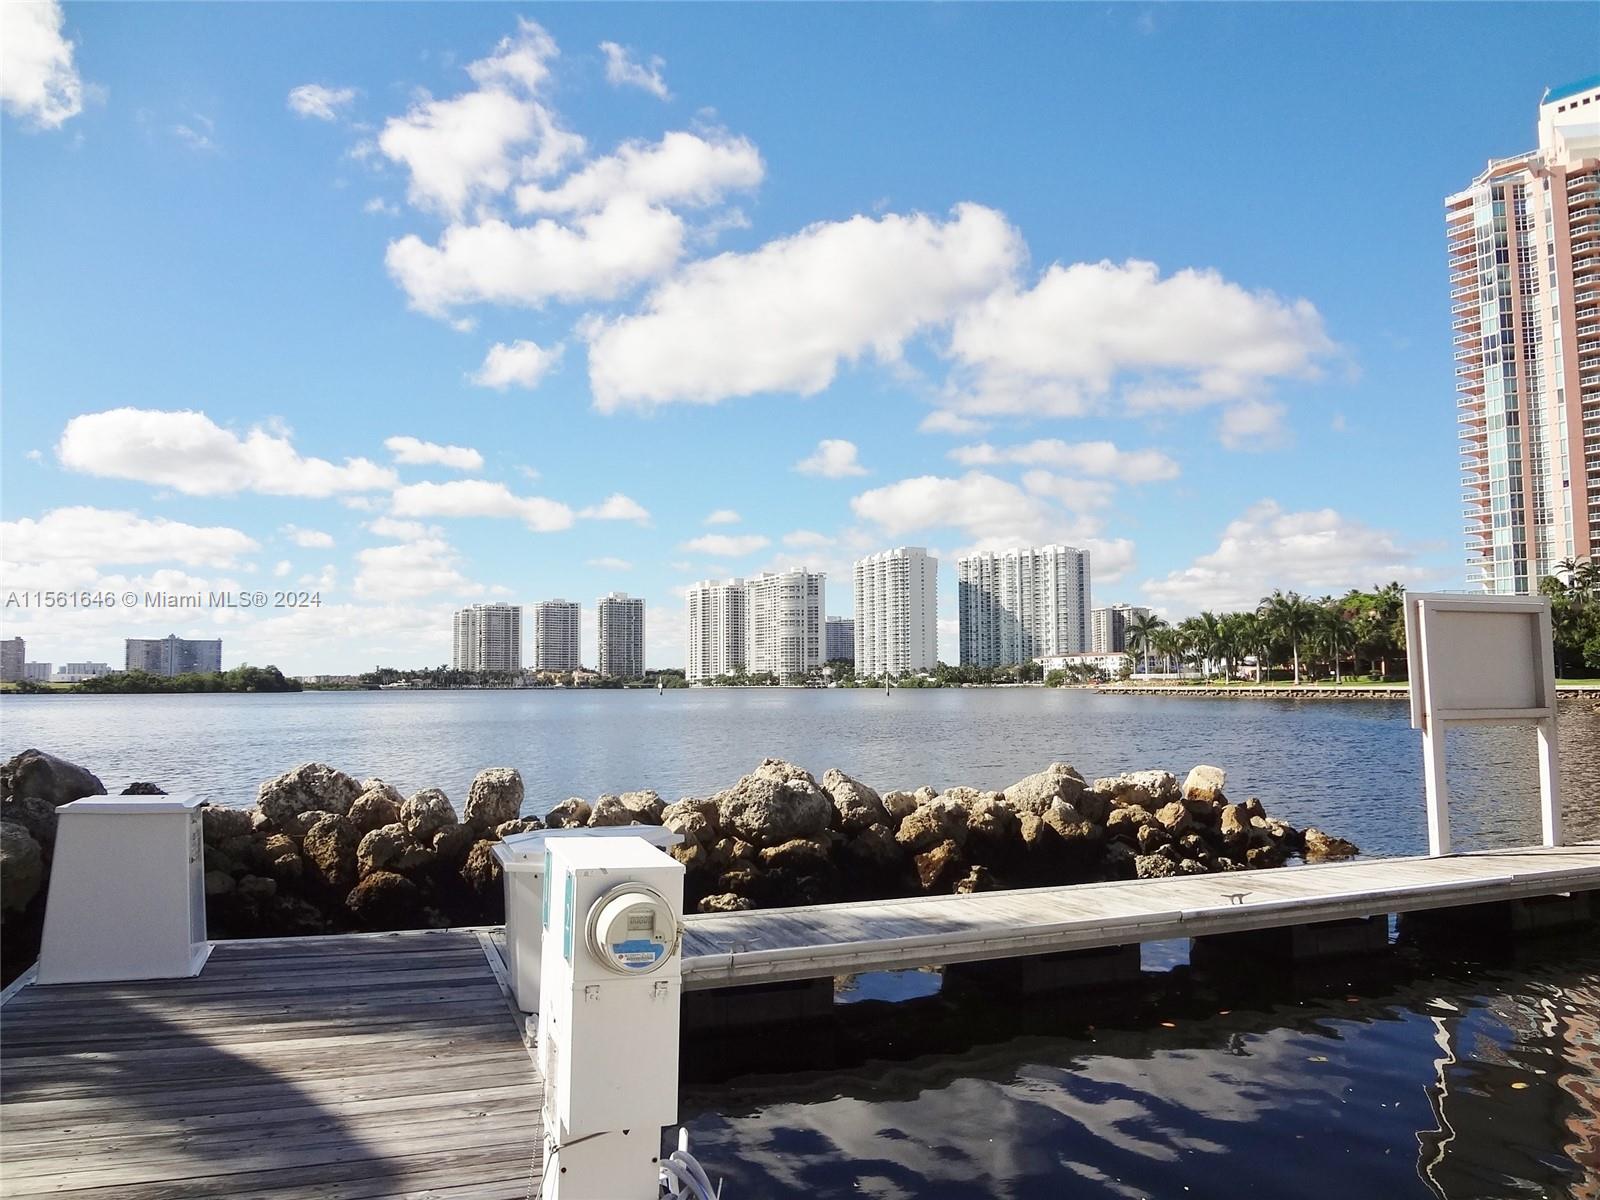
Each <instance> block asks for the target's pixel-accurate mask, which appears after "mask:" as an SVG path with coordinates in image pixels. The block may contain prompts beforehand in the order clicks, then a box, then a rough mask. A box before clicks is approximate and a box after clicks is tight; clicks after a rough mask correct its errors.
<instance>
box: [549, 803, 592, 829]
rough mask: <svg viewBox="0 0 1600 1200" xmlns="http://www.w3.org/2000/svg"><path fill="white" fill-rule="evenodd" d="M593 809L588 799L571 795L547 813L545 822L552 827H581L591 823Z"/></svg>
mask: <svg viewBox="0 0 1600 1200" xmlns="http://www.w3.org/2000/svg"><path fill="white" fill-rule="evenodd" d="M591 811H592V810H591V809H590V807H589V802H588V801H587V800H580V799H579V798H578V797H577V796H571V797H568V798H567V799H565V800H563V801H562V802H561V803H560V804H557V805H556V806H555V807H553V808H552V809H551V810H550V811H549V812H547V813H545V815H544V823H545V825H546V826H547V827H548V828H550V829H577V828H581V827H582V826H584V825H587V824H588V823H589V816H590V813H591Z"/></svg>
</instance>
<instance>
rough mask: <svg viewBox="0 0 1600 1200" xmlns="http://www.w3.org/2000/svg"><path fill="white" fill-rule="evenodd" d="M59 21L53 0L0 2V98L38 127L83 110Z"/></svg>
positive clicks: (50, 126) (69, 47)
mask: <svg viewBox="0 0 1600 1200" xmlns="http://www.w3.org/2000/svg"><path fill="white" fill-rule="evenodd" d="M64 22H65V17H64V16H63V14H62V11H61V5H60V4H59V3H57V2H56V0H46V2H39V0H28V2H26V3H19V2H16V0H11V2H8V3H5V4H0V103H3V104H4V106H5V108H6V109H7V111H9V112H10V113H12V114H13V115H14V116H17V117H20V118H22V119H23V120H24V121H25V122H27V123H28V124H29V125H32V126H33V127H35V128H38V129H60V128H61V126H62V125H63V124H64V123H66V122H67V121H68V120H69V119H71V118H72V117H75V116H77V115H78V114H79V113H80V112H82V111H83V80H82V79H80V78H79V77H78V69H77V67H76V66H75V65H74V64H73V61H72V50H73V45H72V43H71V42H69V41H67V39H66V38H65V37H63V36H62V32H61V27H62V25H63V24H64Z"/></svg>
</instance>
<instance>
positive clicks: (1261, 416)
mask: <svg viewBox="0 0 1600 1200" xmlns="http://www.w3.org/2000/svg"><path fill="white" fill-rule="evenodd" d="M1284 413H1285V409H1284V406H1283V405H1281V404H1278V403H1276V402H1274V401H1270V400H1241V401H1240V402H1239V403H1237V404H1230V405H1229V406H1228V407H1227V408H1225V409H1223V410H1222V420H1221V421H1220V422H1219V424H1218V436H1219V437H1220V438H1221V439H1222V444H1223V445H1224V446H1227V447H1228V448H1229V449H1230V450H1267V449H1270V448H1271V447H1273V446H1276V445H1280V444H1281V443H1282V442H1283V439H1284V437H1285V436H1286V433H1287V430H1286V429H1285V428H1284V422H1283V419H1284Z"/></svg>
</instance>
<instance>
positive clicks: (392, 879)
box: [0, 750, 1357, 978]
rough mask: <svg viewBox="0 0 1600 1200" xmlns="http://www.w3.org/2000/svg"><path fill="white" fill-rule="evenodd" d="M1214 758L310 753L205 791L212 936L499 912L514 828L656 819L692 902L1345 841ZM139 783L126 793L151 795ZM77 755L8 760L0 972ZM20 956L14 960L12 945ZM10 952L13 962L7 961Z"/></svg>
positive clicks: (36, 917) (78, 770)
mask: <svg viewBox="0 0 1600 1200" xmlns="http://www.w3.org/2000/svg"><path fill="white" fill-rule="evenodd" d="M1226 782H1227V780H1226V775H1225V773H1224V772H1223V771H1222V769H1221V768H1219V767H1214V766H1205V765H1202V766H1197V767H1195V768H1194V769H1193V770H1191V771H1190V772H1189V773H1188V776H1187V777H1186V778H1185V779H1184V780H1183V781H1181V782H1180V781H1179V779H1178V777H1177V776H1176V775H1173V774H1171V773H1170V772H1167V771H1162V770H1150V771H1134V772H1130V773H1127V774H1123V775H1116V776H1109V777H1105V778H1101V779H1095V780H1087V779H1085V778H1084V777H1083V776H1082V775H1080V774H1079V773H1078V772H1077V771H1076V770H1074V769H1073V768H1072V767H1070V766H1068V765H1067V764H1065V763H1052V764H1051V765H1050V766H1049V767H1047V768H1046V769H1045V770H1043V771H1040V772H1039V773H1037V774H1035V775H1030V776H1028V777H1027V778H1025V779H1021V780H1018V781H1017V782H1016V783H1014V784H1012V785H1011V786H1010V787H1008V788H1006V789H1004V790H1003V791H980V790H978V789H976V788H967V787H953V788H949V789H947V790H946V791H944V792H942V793H940V792H936V791H934V789H933V788H931V787H922V788H918V789H916V790H915V791H888V792H883V793H881V794H880V793H879V792H877V791H875V790H874V789H873V788H871V787H869V786H868V785H867V784H865V783H862V782H861V781H859V780H856V779H852V778H851V777H850V776H848V775H846V774H844V773H843V772H842V771H838V770H829V771H827V772H826V773H825V774H823V775H822V777H821V778H820V779H818V778H817V777H815V776H813V775H812V774H810V773H809V772H807V771H805V770H804V769H802V768H801V767H798V766H795V765H794V764H792V763H787V762H783V761H781V760H778V759H768V760H766V761H765V762H763V763H762V764H761V765H760V766H759V767H757V768H756V769H755V770H754V771H752V772H750V773H749V774H748V775H746V776H744V777H743V778H742V779H740V780H739V781H738V782H737V783H735V784H734V785H733V786H731V787H729V788H726V789H724V790H723V791H720V792H717V793H715V794H714V795H711V796H707V797H704V798H697V797H686V798H684V799H682V800H679V801H677V802H676V803H673V804H667V803H665V802H663V800H662V798H661V797H660V796H658V795H657V794H656V793H655V792H653V791H634V792H623V793H620V794H616V795H603V796H600V797H599V798H598V799H596V800H595V801H594V802H593V803H592V804H591V803H590V802H588V801H586V800H583V799H579V798H576V797H574V798H571V799H568V800H563V801H562V802H561V803H559V804H556V805H555V806H554V807H552V808H551V809H550V810H549V812H548V813H546V814H545V816H544V817H543V818H540V817H534V816H528V817H525V816H521V815H520V813H521V809H522V806H523V801H524V798H525V792H524V787H523V781H522V777H521V775H520V774H519V773H518V772H517V771H515V770H513V769H511V768H507V767H493V768H490V769H488V770H485V771H481V772H479V773H478V775H477V777H476V778H474V779H473V781H472V785H471V787H470V789H469V790H468V793H467V797H466V801H465V804H464V805H463V807H462V808H461V809H460V810H459V812H458V810H457V809H456V807H455V805H454V804H453V803H452V802H451V800H450V798H449V797H448V796H446V795H445V794H444V792H442V791H440V790H439V789H438V788H424V789H423V790H421V791H419V792H417V793H415V794H414V795H412V796H410V797H403V796H401V794H400V793H399V792H398V791H397V790H396V789H395V788H393V787H391V786H390V785H389V784H387V783H385V782H383V780H381V779H367V780H357V779H356V778H354V777H353V776H351V775H347V774H345V773H344V772H343V771H339V770H337V769H335V768H333V767H330V766H327V765H326V764H323V763H306V764H304V765H302V766H299V767H296V768H295V769H294V770H292V771H289V772H287V773H286V774H283V775H280V776H278V777H277V778H275V779H270V780H267V781H266V782H265V783H263V784H262V785H261V787H260V790H259V794H258V796H257V800H256V804H255V807H254V808H252V809H234V808H222V807H216V806H208V807H206V808H204V809H203V810H202V822H203V826H204V840H205V885H206V912H207V919H208V922H209V924H210V930H211V933H212V935H213V936H214V937H223V938H227V937H282V936H294V935H304V934H321V933H337V932H346V931H352V930H385V929H407V928H442V927H447V926H452V925H476V924H495V923H498V922H500V921H502V920H503V919H504V915H505V914H504V897H503V894H502V887H501V882H500V866H499V862H498V860H497V859H496V858H495V856H494V853H493V847H494V844H495V842H496V841H498V840H499V839H500V838H503V837H507V836H509V835H511V834H514V833H521V832H524V831H527V830H534V829H540V828H544V827H546V826H548V827H550V828H572V827H577V826H591V827H593V826H615V825H629V824H636V823H637V824H644V825H663V826H666V827H668V828H670V829H673V830H675V831H677V832H678V833H679V834H681V835H682V836H683V844H682V845H680V846H676V847H674V848H673V849H672V851H671V853H672V854H673V856H674V857H675V858H677V859H678V860H679V861H680V862H682V863H683V864H684V867H685V869H686V882H685V889H686V894H685V904H686V906H687V908H688V909H689V910H690V911H699V912H730V911H737V910H741V909H753V908H770V907H782V906H790V905H803V904H824V903H829V902H834V901H841V900H866V899H890V898H895V897H901V896H911V895H926V894H931V893H951V892H977V891H989V890H994V889H1000V888H1006V887H1021V886H1039V885H1044V884H1063V883H1083V882H1090V881H1096V880H1106V879H1133V878H1141V879H1145V878H1158V877H1163V876H1173V875H1202V874H1208V873H1211V872H1215V871H1238V870H1249V869H1257V868H1268V867H1277V866H1282V865H1283V864H1285V863H1286V862H1288V861H1289V859H1290V858H1291V857H1295V856H1301V857H1304V858H1305V859H1306V860H1307V861H1320V860H1325V859H1331V858H1343V857H1348V856H1349V855H1352V854H1355V853H1357V849H1356V847H1355V846H1354V845H1352V844H1351V843H1350V842H1348V841H1345V840H1343V839H1341V838H1337V837H1333V836H1330V835H1328V834H1325V833H1323V832H1322V831H1320V830H1317V829H1311V828H1308V829H1305V830H1299V829H1295V828H1294V827H1293V826H1291V825H1289V824H1288V823H1287V822H1284V821H1282V820H1279V819H1277V818H1275V817H1271V816H1269V815H1268V814H1267V813H1266V811H1265V810H1264V809H1263V807H1262V805H1261V802H1260V801H1259V800H1257V799H1255V798H1253V797H1252V798H1250V799H1247V800H1245V801H1243V802H1242V803H1233V802H1230V801H1229V800H1228V798H1227V796H1226V795H1225V794H1224V791H1223V789H1224V786H1225V784H1226ZM159 792H160V788H159V787H157V786H156V785H154V784H134V785H132V786H131V787H129V788H128V789H126V791H125V793H124V794H130V793H132V794H138V793H144V794H152V793H159ZM104 793H105V788H104V786H102V785H101V783H100V780H99V779H98V778H97V777H96V776H94V775H93V774H92V773H91V772H89V771H88V770H86V769H85V768H83V767H80V766H77V765H75V764H73V763H69V762H66V761H64V760H62V759H59V758H55V757H54V756H52V755H49V754H45V753H42V752H40V751H37V750H27V751H24V752H23V753H22V754H19V755H17V756H16V757H15V758H13V759H12V760H11V761H10V762H8V763H6V764H5V765H4V767H0V887H3V894H0V913H3V920H4V931H5V938H4V941H5V943H6V945H5V958H6V971H5V974H6V976H7V978H9V977H11V976H12V975H14V974H15V973H17V971H20V970H21V969H22V967H23V966H25V965H26V962H27V961H31V959H32V956H33V954H34V953H35V952H36V950H37V945H38V930H39V926H40V925H41V924H42V921H43V911H44V896H45V891H46V880H47V879H48V873H49V865H50V858H51V854H52V851H53V849H54V845H55V828H56V819H57V818H56V812H55V809H56V806H57V805H60V804H64V803H67V802H68V801H71V800H75V799H78V798H80V797H82V796H90V795H103V794H104ZM24 956H25V957H24ZM19 961H20V962H21V965H20V966H19V965H17V964H18V962H19Z"/></svg>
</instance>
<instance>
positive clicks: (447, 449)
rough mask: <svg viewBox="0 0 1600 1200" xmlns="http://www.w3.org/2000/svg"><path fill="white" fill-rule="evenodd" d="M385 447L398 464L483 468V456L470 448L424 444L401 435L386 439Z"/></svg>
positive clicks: (457, 468) (384, 441) (461, 469)
mask: <svg viewBox="0 0 1600 1200" xmlns="http://www.w3.org/2000/svg"><path fill="white" fill-rule="evenodd" d="M383 446H384V449H385V450H387V451H389V453H390V454H392V455H394V460H395V462H398V463H408V464H411V465H413V466H422V465H428V464H437V465H439V466H441V467H454V468H455V469H456V470H458V471H476V470H477V469H478V468H480V467H481V466H483V455H481V454H479V453H478V452H477V451H476V450H473V449H471V448H470V447H468V446H441V445H439V444H438V443H437V442H424V441H421V440H419V439H417V438H414V437H405V436H403V435H399V434H397V435H396V436H394V437H391V438H385V439H384V440H383Z"/></svg>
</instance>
